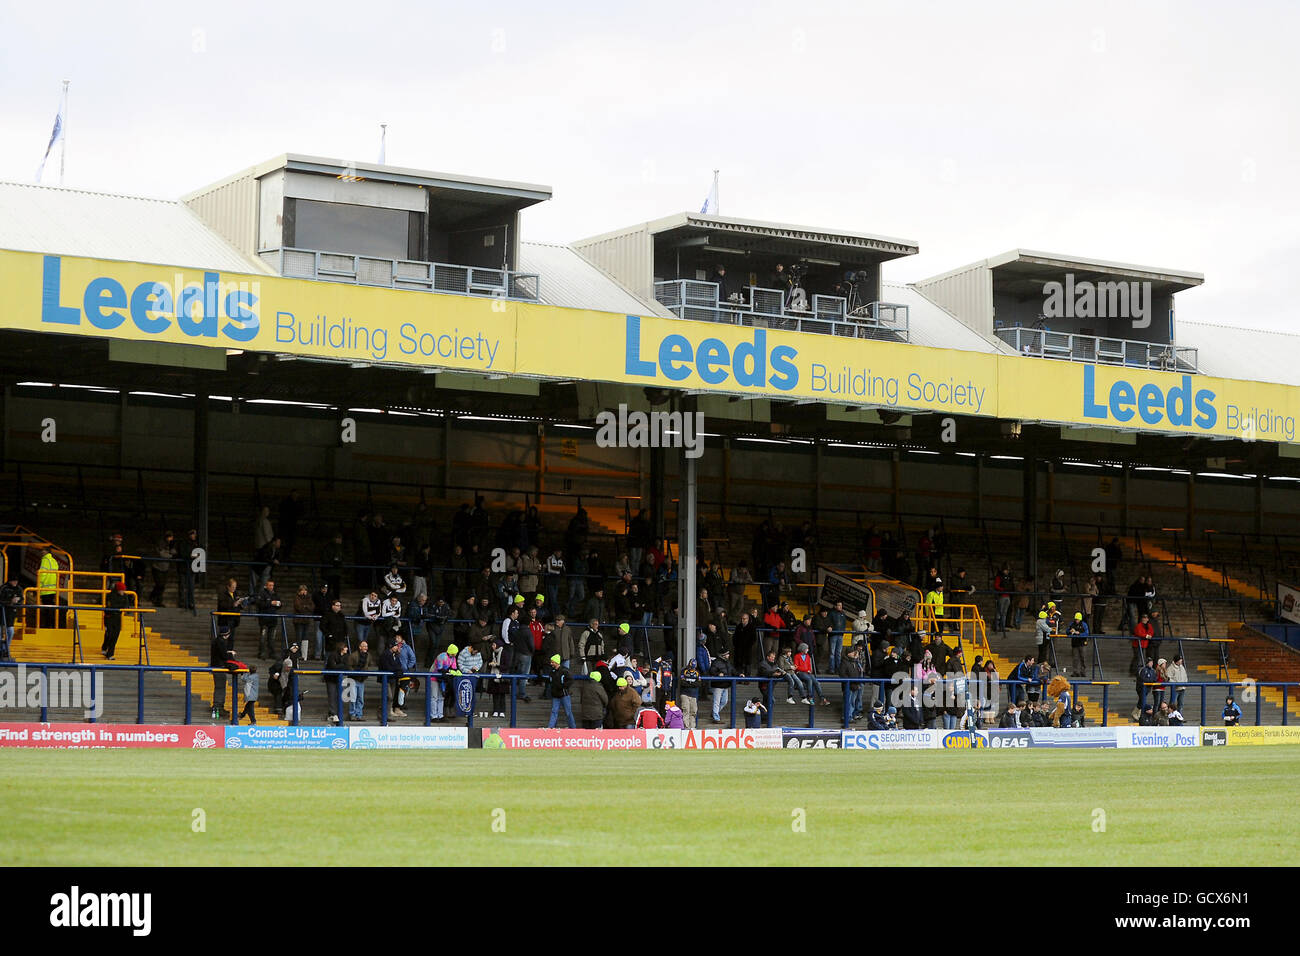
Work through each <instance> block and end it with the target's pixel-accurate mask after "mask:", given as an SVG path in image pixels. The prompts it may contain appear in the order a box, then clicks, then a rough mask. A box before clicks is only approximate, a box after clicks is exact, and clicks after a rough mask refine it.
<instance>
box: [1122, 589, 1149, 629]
mask: <svg viewBox="0 0 1300 956" xmlns="http://www.w3.org/2000/svg"><path fill="white" fill-rule="evenodd" d="M1146 602H1147V583H1146V579H1145V578H1142V577H1138V578H1136V579H1134V581H1133V583H1132V584H1130V585H1129V587H1128V600H1127V601H1125V602H1124V617H1123V618H1122V619H1121V620H1120V622H1119V626H1120V627H1121V628H1124V627H1132V626H1133V622H1134V621H1136V620H1138V619H1139V618H1140V617H1141V616H1142V615H1143V614H1145V613H1146Z"/></svg>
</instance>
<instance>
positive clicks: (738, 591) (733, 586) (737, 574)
mask: <svg viewBox="0 0 1300 956" xmlns="http://www.w3.org/2000/svg"><path fill="white" fill-rule="evenodd" d="M753 583H754V576H753V575H752V574H750V573H749V565H748V564H747V563H746V562H744V561H741V562H740V563H739V564H737V565H736V566H735V567H734V568H732V569H731V580H730V582H729V583H728V584H727V614H728V615H730V616H731V617H739V616H740V612H741V611H742V610H743V608H744V604H745V589H746V588H747V587H748V586H749V585H751V584H753Z"/></svg>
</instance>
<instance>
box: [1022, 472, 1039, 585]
mask: <svg viewBox="0 0 1300 956" xmlns="http://www.w3.org/2000/svg"><path fill="white" fill-rule="evenodd" d="M1022 498H1023V499H1024V500H1023V504H1024V510H1023V511H1022V513H1021V523H1022V525H1023V530H1024V538H1025V574H1026V575H1028V576H1029V577H1031V578H1037V577H1038V459H1037V458H1036V457H1035V456H1034V454H1033V452H1030V451H1028V450H1026V452H1025V472H1024V490H1023V494H1022Z"/></svg>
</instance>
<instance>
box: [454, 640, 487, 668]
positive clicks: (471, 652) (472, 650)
mask: <svg viewBox="0 0 1300 956" xmlns="http://www.w3.org/2000/svg"><path fill="white" fill-rule="evenodd" d="M456 667H457V668H458V669H459V670H460V671H461V672H462V673H465V674H477V673H478V672H479V671H481V670H482V669H483V655H482V654H480V653H479V651H478V648H477V647H476V646H475V645H473V644H470V645H468V646H467V647H465V648H464V649H463V650H461V652H460V654H459V655H457V657H456Z"/></svg>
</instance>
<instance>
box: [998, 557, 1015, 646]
mask: <svg viewBox="0 0 1300 956" xmlns="http://www.w3.org/2000/svg"><path fill="white" fill-rule="evenodd" d="M1015 589H1016V582H1015V579H1014V578H1012V576H1011V569H1010V568H1009V567H1008V566H1007V565H1005V564H1004V565H1002V569H1001V570H1000V571H998V573H997V574H996V575H994V577H993V595H994V598H995V600H996V605H995V607H996V610H995V612H994V615H993V630H995V631H1006V629H1007V619H1008V617H1009V616H1010V612H1011V592H1012V591H1014V590H1015Z"/></svg>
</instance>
